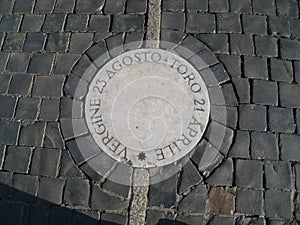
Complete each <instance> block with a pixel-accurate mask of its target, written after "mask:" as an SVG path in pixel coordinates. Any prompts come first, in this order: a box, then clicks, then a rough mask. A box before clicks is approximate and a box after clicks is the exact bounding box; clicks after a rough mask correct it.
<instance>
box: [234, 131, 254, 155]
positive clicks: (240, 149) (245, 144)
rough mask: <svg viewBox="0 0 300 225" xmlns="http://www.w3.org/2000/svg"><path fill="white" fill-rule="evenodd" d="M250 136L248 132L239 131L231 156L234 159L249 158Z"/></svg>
mask: <svg viewBox="0 0 300 225" xmlns="http://www.w3.org/2000/svg"><path fill="white" fill-rule="evenodd" d="M249 149H250V135H249V133H248V132H247V131H239V130H238V131H237V132H236V134H235V140H234V142H233V144H232V147H231V148H230V151H229V155H230V156H231V157H234V158H249Z"/></svg>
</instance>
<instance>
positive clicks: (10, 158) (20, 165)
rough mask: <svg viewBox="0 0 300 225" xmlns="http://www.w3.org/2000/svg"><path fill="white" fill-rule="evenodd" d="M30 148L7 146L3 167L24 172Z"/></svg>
mask: <svg viewBox="0 0 300 225" xmlns="http://www.w3.org/2000/svg"><path fill="white" fill-rule="evenodd" d="M30 152H31V149H30V148H27V147H19V146H8V148H7V151H6V157H5V161H4V169H5V170H8V171H13V172H20V173H25V172H26V171H27V167H28V164H29V157H30Z"/></svg>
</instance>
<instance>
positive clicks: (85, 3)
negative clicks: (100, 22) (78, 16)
mask: <svg viewBox="0 0 300 225" xmlns="http://www.w3.org/2000/svg"><path fill="white" fill-rule="evenodd" d="M103 4H104V1H103V0H98V1H95V0H77V1H76V8H75V11H76V12H81V13H84V12H85V13H89V12H90V13H94V12H96V11H97V10H98V9H100V8H101V7H102V6H103Z"/></svg>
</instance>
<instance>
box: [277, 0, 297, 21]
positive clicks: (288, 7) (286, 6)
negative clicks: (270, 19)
mask: <svg viewBox="0 0 300 225" xmlns="http://www.w3.org/2000/svg"><path fill="white" fill-rule="evenodd" d="M276 6H277V13H278V15H280V16H290V17H298V6H297V2H296V1H294V0H276Z"/></svg>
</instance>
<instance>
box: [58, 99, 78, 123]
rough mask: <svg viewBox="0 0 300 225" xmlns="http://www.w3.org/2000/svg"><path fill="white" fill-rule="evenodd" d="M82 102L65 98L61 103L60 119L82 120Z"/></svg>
mask: <svg viewBox="0 0 300 225" xmlns="http://www.w3.org/2000/svg"><path fill="white" fill-rule="evenodd" d="M82 105H83V103H82V102H79V101H76V100H74V101H73V100H72V99H70V98H65V97H63V98H62V99H61V101H60V114H59V115H60V118H70V119H71V118H73V119H74V118H75V119H76V118H78V119H79V118H82V117H81V116H82Z"/></svg>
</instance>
